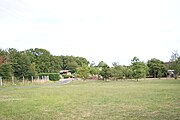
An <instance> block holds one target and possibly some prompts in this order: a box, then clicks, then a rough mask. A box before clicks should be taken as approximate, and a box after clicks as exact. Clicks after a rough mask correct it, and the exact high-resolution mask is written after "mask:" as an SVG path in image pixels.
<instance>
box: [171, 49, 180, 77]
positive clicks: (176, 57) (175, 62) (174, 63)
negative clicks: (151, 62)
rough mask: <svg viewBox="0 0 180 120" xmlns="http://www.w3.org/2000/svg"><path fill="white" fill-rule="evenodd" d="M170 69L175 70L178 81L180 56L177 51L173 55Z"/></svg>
mask: <svg viewBox="0 0 180 120" xmlns="http://www.w3.org/2000/svg"><path fill="white" fill-rule="evenodd" d="M169 68H170V69H173V70H174V73H175V76H174V78H175V79H177V77H178V75H179V74H180V56H179V54H178V52H177V51H174V52H173V53H172V55H171V59H170V66H169Z"/></svg>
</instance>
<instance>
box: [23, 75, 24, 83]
mask: <svg viewBox="0 0 180 120" xmlns="http://www.w3.org/2000/svg"><path fill="white" fill-rule="evenodd" d="M23 84H24V76H23Z"/></svg>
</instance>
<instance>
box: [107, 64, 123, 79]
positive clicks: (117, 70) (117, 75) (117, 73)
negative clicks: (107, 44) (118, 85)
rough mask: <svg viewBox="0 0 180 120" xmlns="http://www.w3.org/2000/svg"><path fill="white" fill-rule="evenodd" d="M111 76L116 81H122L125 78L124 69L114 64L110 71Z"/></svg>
mask: <svg viewBox="0 0 180 120" xmlns="http://www.w3.org/2000/svg"><path fill="white" fill-rule="evenodd" d="M110 71H111V76H112V77H113V78H114V79H115V80H117V79H123V78H124V77H125V74H124V67H123V66H121V65H119V64H118V63H116V62H114V63H113V67H111V69H110Z"/></svg>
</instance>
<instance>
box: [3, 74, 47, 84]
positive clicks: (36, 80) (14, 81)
mask: <svg viewBox="0 0 180 120" xmlns="http://www.w3.org/2000/svg"><path fill="white" fill-rule="evenodd" d="M48 81H49V76H42V77H41V78H40V77H39V76H37V77H34V76H31V79H26V78H25V77H23V78H22V79H17V78H16V77H14V76H12V78H11V80H3V78H2V77H1V76H0V86H6V85H17V84H24V85H25V84H32V83H34V84H38V83H45V82H48Z"/></svg>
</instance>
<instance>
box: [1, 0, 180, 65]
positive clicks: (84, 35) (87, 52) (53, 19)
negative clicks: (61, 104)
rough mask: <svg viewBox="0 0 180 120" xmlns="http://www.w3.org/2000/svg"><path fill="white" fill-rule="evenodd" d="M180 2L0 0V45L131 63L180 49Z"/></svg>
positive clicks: (170, 0)
mask: <svg viewBox="0 0 180 120" xmlns="http://www.w3.org/2000/svg"><path fill="white" fill-rule="evenodd" d="M179 6H180V0H0V48H1V49H6V48H16V49H17V50H20V51H21V50H25V49H30V48H43V49H46V50H48V51H50V52H51V53H52V54H53V55H73V56H80V57H85V58H86V59H87V60H89V61H90V62H91V61H95V63H96V64H98V62H99V61H104V62H106V63H107V64H109V65H111V64H112V62H118V63H119V64H121V65H128V64H130V62H131V59H132V58H133V57H134V56H137V57H138V58H139V59H140V60H141V61H144V62H147V60H149V59H151V58H157V59H160V60H162V61H164V62H166V61H169V59H170V57H171V54H172V52H173V51H175V50H177V51H180V7H179Z"/></svg>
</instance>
